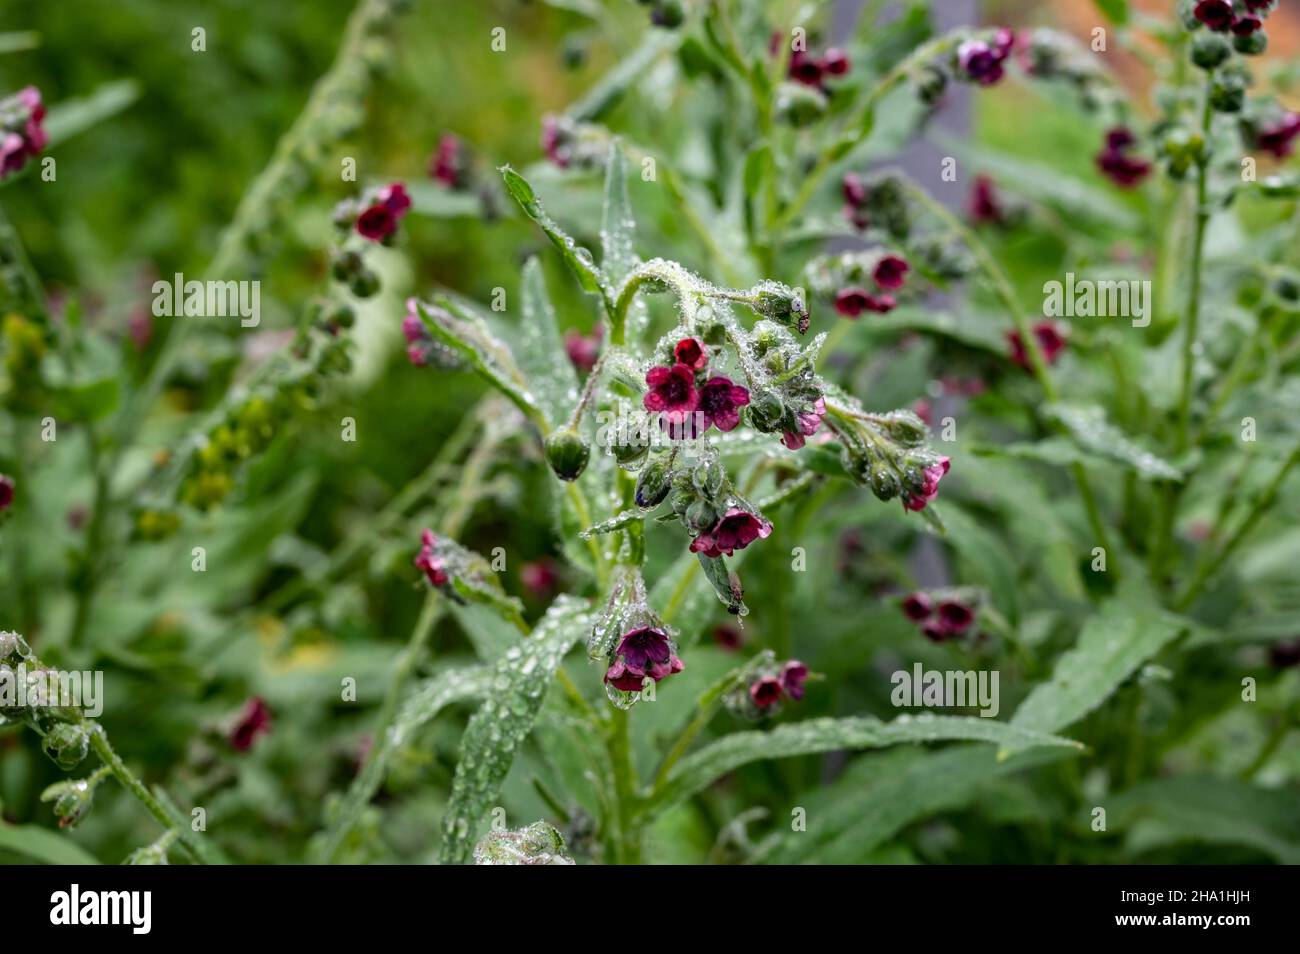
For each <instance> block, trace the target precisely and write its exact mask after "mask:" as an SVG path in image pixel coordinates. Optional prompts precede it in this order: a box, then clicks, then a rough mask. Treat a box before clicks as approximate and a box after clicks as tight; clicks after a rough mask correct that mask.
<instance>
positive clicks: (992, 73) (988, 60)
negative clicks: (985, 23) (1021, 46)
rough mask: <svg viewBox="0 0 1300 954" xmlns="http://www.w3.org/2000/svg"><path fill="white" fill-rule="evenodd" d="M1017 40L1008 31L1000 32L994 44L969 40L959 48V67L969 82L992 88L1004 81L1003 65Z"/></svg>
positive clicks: (1002, 30)
mask: <svg viewBox="0 0 1300 954" xmlns="http://www.w3.org/2000/svg"><path fill="white" fill-rule="evenodd" d="M1015 40H1016V37H1015V34H1014V33H1013V32H1011V31H1010V30H1007V29H1001V30H998V32H997V34H996V36H995V37H994V41H993V43H992V44H989V43H986V42H984V41H983V40H967V41H965V42H964V43H962V44H961V46H959V47H957V65H958V67H959V68H960V69H961V71H962V73H963V74H965V76H966V78H967V79H968V80H971V81H972V82H975V83H978V84H979V85H980V86H992V85H993V84H995V83H997V82H998V81H999V80H1000V79H1002V76H1003V74H1004V73H1005V69H1004V67H1003V63H1004V62H1005V61H1006V58H1007V57H1008V56H1010V55H1011V50H1012V48H1013V47H1014V46H1015Z"/></svg>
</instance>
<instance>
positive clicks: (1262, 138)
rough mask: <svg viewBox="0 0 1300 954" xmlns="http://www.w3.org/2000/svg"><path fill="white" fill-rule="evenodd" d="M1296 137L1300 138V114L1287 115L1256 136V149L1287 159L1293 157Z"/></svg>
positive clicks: (1264, 128) (1261, 130)
mask: <svg viewBox="0 0 1300 954" xmlns="http://www.w3.org/2000/svg"><path fill="white" fill-rule="evenodd" d="M1296 136H1300V113H1287V114H1286V115H1285V116H1284V117H1282V119H1280V120H1278V121H1277V122H1275V123H1272V124H1270V125H1268V126H1265V127H1263V128H1262V129H1260V130H1259V131H1258V132H1257V133H1256V134H1255V147H1256V148H1258V149H1263V150H1264V151H1265V152H1271V153H1272V154H1273V155H1275V156H1277V157H1278V158H1279V159H1285V158H1286V157H1287V156H1289V155H1291V149H1292V144H1293V141H1294V140H1295V138H1296Z"/></svg>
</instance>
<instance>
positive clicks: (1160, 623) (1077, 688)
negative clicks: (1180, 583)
mask: <svg viewBox="0 0 1300 954" xmlns="http://www.w3.org/2000/svg"><path fill="white" fill-rule="evenodd" d="M1187 626H1188V624H1187V623H1186V621H1184V620H1182V619H1180V618H1179V617H1177V616H1174V615H1173V614H1171V613H1168V612H1166V611H1165V610H1163V609H1161V608H1160V606H1159V605H1158V604H1156V603H1155V601H1154V598H1152V597H1146V598H1143V597H1140V596H1138V595H1136V594H1135V592H1134V591H1133V589H1131V588H1130V589H1129V590H1128V591H1127V592H1122V593H1121V595H1120V596H1117V597H1115V598H1114V599H1111V600H1108V601H1107V602H1106V603H1105V604H1104V605H1103V606H1102V609H1101V612H1099V613H1098V614H1096V615H1095V616H1092V617H1090V618H1089V619H1088V621H1087V622H1086V623H1084V624H1083V629H1082V630H1081V631H1080V633H1079V640H1078V642H1077V643H1076V644H1075V646H1074V648H1073V649H1071V650H1070V651H1068V652H1066V653H1064V654H1062V656H1061V657H1060V658H1059V659H1058V660H1057V661H1056V667H1055V669H1053V671H1052V679H1051V681H1050V682H1045V683H1042V684H1041V685H1038V686H1036V687H1035V688H1034V690H1033V691H1032V692H1031V693H1030V694H1029V696H1028V698H1026V699H1025V701H1024V702H1022V703H1021V704H1020V708H1019V709H1017V710H1016V714H1015V715H1014V716H1013V717H1012V719H1011V724H1012V725H1014V726H1018V727H1020V728H1022V729H1030V730H1033V731H1035V732H1057V731H1059V730H1061V729H1064V728H1066V727H1068V726H1070V725H1073V724H1074V723H1075V722H1078V721H1079V720H1080V719H1082V718H1083V717H1084V716H1086V715H1087V714H1088V713H1089V712H1091V711H1092V710H1093V709H1096V708H1097V707H1098V706H1099V705H1101V704H1102V703H1103V702H1105V701H1106V700H1107V699H1108V698H1110V696H1111V694H1112V693H1113V692H1114V691H1115V690H1116V689H1118V688H1119V686H1120V685H1121V684H1122V683H1123V682H1124V680H1125V679H1127V678H1128V677H1129V676H1131V675H1132V674H1133V673H1134V672H1136V671H1137V669H1138V667H1139V666H1141V665H1142V664H1143V663H1144V662H1146V661H1147V660H1148V659H1150V658H1151V657H1152V656H1154V655H1155V654H1156V653H1157V652H1159V651H1160V650H1161V649H1162V648H1163V647H1164V646H1165V645H1166V644H1167V643H1169V642H1171V641H1172V640H1173V639H1175V638H1176V637H1177V636H1178V635H1179V634H1181V633H1182V632H1183V631H1184V630H1186V629H1187ZM1011 751H1015V749H1014V748H1005V747H1004V749H1003V753H1004V754H1005V753H1007V752H1011Z"/></svg>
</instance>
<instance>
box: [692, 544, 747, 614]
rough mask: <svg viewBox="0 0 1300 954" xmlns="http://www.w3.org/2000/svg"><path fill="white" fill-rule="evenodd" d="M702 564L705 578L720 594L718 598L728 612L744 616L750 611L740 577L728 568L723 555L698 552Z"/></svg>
mask: <svg viewBox="0 0 1300 954" xmlns="http://www.w3.org/2000/svg"><path fill="white" fill-rule="evenodd" d="M696 556H698V557H699V558H700V566H702V567H704V578H705V579H706V580H708V581H709V584H710V585H711V586H712V587H713V592H714V593H716V594H718V599H720V600H721V601H722V605H723V606H725V607H726V608H727V612H728V613H732V614H733V615H736V616H744V615H746V614H747V613H748V612H749V609H748V608H747V607H746V606H745V590H744V587H742V586H741V585H740V577H739V576H737V575H736V574H735V573H733V572H731V571H730V570H728V569H727V561H726V560H725V559H724V558H722V557H707V556H705V555H704V554H703V553H697V554H696Z"/></svg>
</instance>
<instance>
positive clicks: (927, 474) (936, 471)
mask: <svg viewBox="0 0 1300 954" xmlns="http://www.w3.org/2000/svg"><path fill="white" fill-rule="evenodd" d="M949 466H950V459H949V458H947V457H940V458H939V460H938V461H937V462H936V463H934V464H931V465H930V466H929V467H927V468H925V469H924V470H923V471H921V474H922V481H921V489H920V490H919V491H918V492H916V493H914V494H910V495H907V496H904V497H903V509H904V510H911V511H918V510H924V509H925V505H926V504H928V503H930V502H931V501H932V500H934V498H935V497H937V496H939V481H940V480H942V479H943V476H944V474H946V473H948V469H949Z"/></svg>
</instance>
